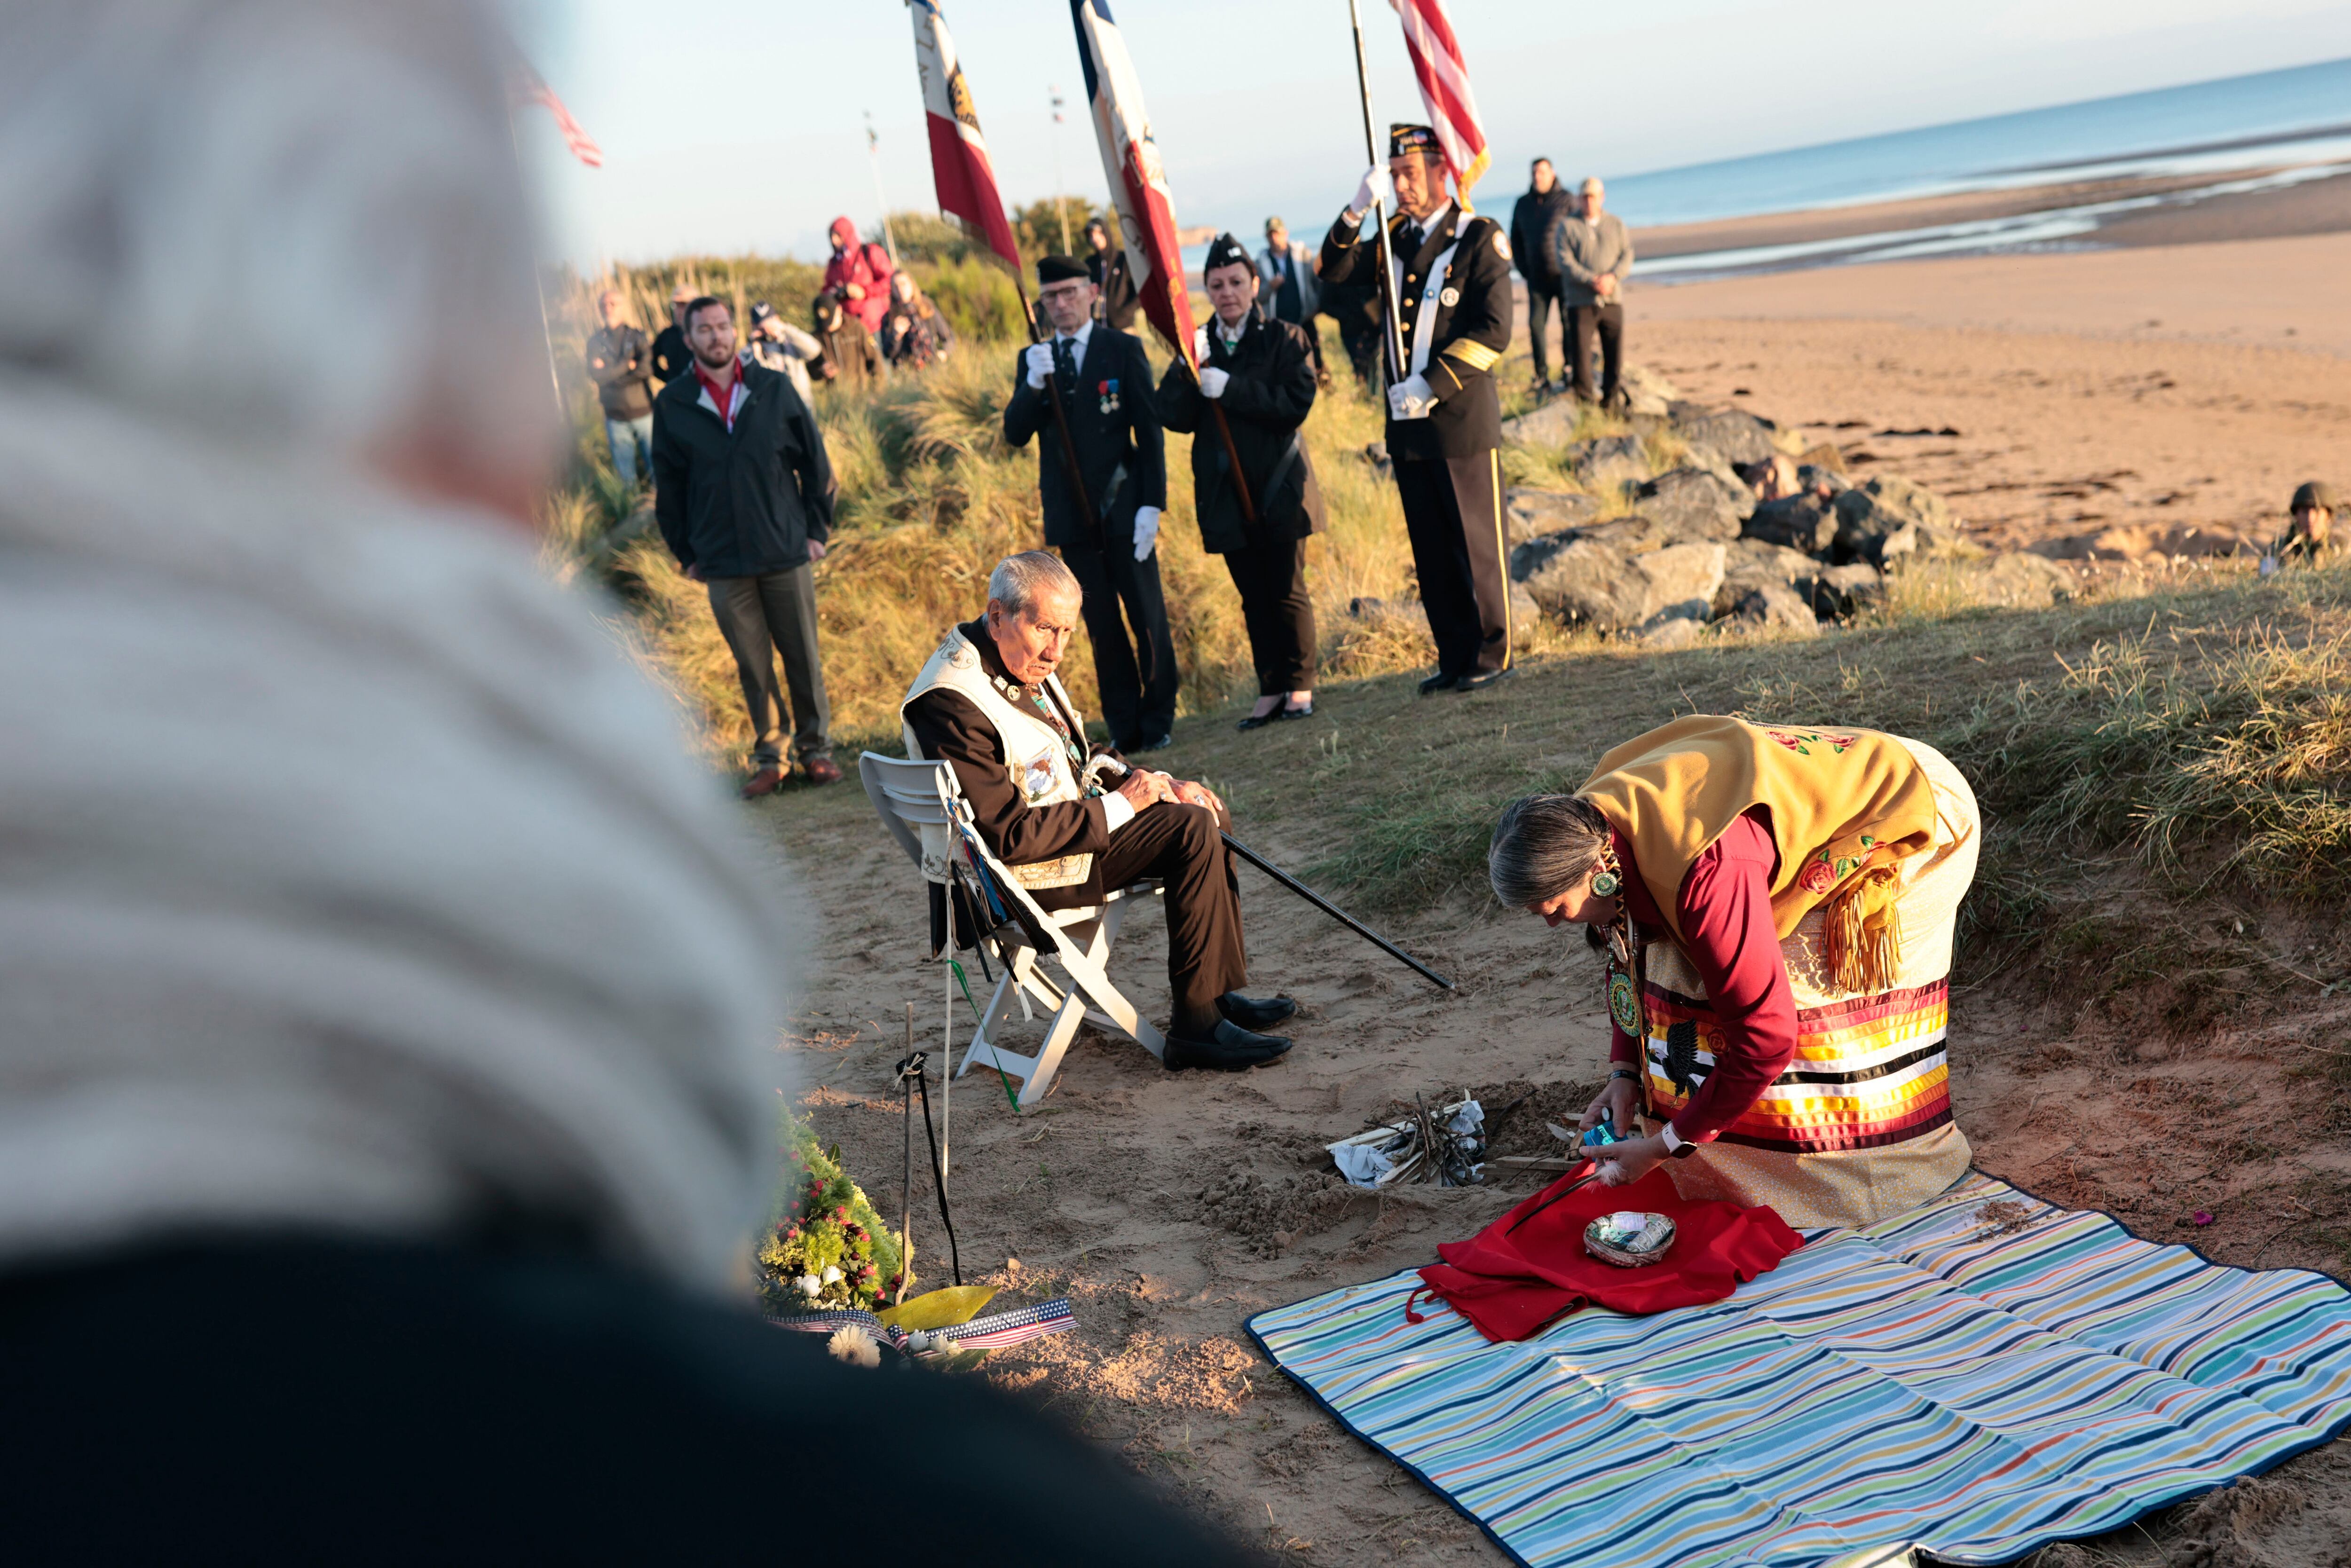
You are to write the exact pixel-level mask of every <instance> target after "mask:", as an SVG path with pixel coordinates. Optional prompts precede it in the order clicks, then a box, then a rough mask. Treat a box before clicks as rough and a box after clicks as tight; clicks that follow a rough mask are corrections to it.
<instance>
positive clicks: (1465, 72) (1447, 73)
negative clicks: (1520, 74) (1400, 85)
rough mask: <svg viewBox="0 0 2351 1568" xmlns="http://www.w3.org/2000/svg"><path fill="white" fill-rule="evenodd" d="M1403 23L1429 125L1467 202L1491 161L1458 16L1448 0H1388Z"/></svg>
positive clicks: (1406, 47) (1455, 182)
mask: <svg viewBox="0 0 2351 1568" xmlns="http://www.w3.org/2000/svg"><path fill="white" fill-rule="evenodd" d="M1388 4H1389V5H1393V6H1395V14H1396V17H1397V19H1398V20H1399V21H1401V22H1403V24H1404V47H1405V49H1406V50H1407V51H1409V52H1410V53H1411V55H1412V70H1413V74H1414V75H1415V76H1416V77H1418V78H1420V101H1421V102H1422V103H1423V104H1424V105H1426V107H1427V110H1428V124H1429V129H1430V130H1432V131H1436V132H1437V145H1439V146H1441V147H1443V148H1444V149H1445V161H1446V162H1447V163H1448V164H1450V165H1452V168H1453V183H1454V185H1455V187H1456V188H1457V189H1458V190H1459V191H1460V193H1461V196H1462V199H1463V201H1464V202H1465V203H1466V202H1467V201H1468V196H1469V187H1470V186H1472V185H1474V184H1476V183H1478V181H1479V177H1480V176H1482V175H1483V174H1484V173H1485V172H1486V167H1487V165H1488V164H1489V162H1492V160H1491V158H1490V157H1489V155H1488V154H1487V152H1486V128H1485V127H1484V126H1483V125H1481V124H1479V120H1478V99H1477V97H1476V96H1475V95H1474V94H1472V93H1471V92H1470V90H1469V65H1468V61H1466V60H1464V59H1463V58H1462V57H1461V41H1460V40H1459V39H1458V38H1457V37H1454V36H1453V20H1452V18H1451V17H1449V16H1447V15H1446V14H1445V0H1388Z"/></svg>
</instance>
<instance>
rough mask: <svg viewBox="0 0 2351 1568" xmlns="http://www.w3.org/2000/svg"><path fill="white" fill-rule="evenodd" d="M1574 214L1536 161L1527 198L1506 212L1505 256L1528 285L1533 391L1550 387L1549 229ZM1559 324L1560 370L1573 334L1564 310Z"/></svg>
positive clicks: (1555, 268) (1554, 179) (1553, 283)
mask: <svg viewBox="0 0 2351 1568" xmlns="http://www.w3.org/2000/svg"><path fill="white" fill-rule="evenodd" d="M1574 210H1575V198H1574V197H1573V195H1571V194H1570V193H1568V192H1567V191H1566V190H1565V189H1564V188H1563V187H1562V186H1561V184H1560V183H1559V175H1558V173H1557V172H1555V171H1554V170H1553V169H1552V166H1551V160H1550V159H1548V158H1538V159H1536V160H1535V166H1534V171H1533V172H1532V173H1531V175H1530V176H1529V178H1528V182H1527V193H1526V194H1525V195H1523V196H1520V198H1519V199H1518V201H1517V202H1516V203H1514V204H1512V205H1511V207H1510V255H1511V256H1512V257H1513V258H1514V259H1515V260H1516V262H1517V263H1518V268H1519V276H1520V277H1523V278H1525V279H1526V280H1527V347H1528V349H1529V350H1531V351H1532V353H1533V355H1534V361H1535V390H1536V391H1537V392H1547V391H1549V390H1550V388H1551V356H1550V354H1549V353H1548V352H1546V350H1547V348H1548V347H1549V345H1548V344H1547V343H1546V342H1545V340H1546V339H1547V338H1548V337H1549V336H1550V335H1551V312H1552V306H1554V305H1558V304H1559V254H1558V252H1556V251H1554V250H1553V249H1552V229H1553V228H1554V227H1556V226H1557V225H1558V224H1559V220H1560V219H1562V218H1563V217H1565V216H1567V215H1568V214H1570V213H1572V212H1573V211H1574ZM1559 320H1560V327H1561V329H1562V336H1563V337H1564V338H1566V339H1568V340H1569V341H1564V342H1562V344H1561V345H1560V351H1559V358H1560V363H1561V365H1562V367H1563V366H1565V365H1566V364H1568V363H1569V362H1570V356H1571V355H1573V353H1574V352H1575V350H1574V348H1573V336H1574V335H1573V333H1572V332H1569V331H1567V330H1566V328H1567V310H1566V308H1565V307H1564V306H1562V307H1561V308H1560V317H1559Z"/></svg>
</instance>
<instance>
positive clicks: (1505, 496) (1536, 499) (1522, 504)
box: [1502, 486, 1600, 545]
mask: <svg viewBox="0 0 2351 1568" xmlns="http://www.w3.org/2000/svg"><path fill="white" fill-rule="evenodd" d="M1599 510H1600V498H1599V497H1597V496H1586V495H1583V494H1581V493H1579V492H1577V491H1574V490H1536V489H1531V488H1528V487H1526V486H1511V487H1510V489H1508V490H1505V491H1503V492H1502V524H1503V533H1504V536H1505V538H1507V539H1508V540H1509V542H1510V543H1511V544H1513V545H1522V544H1524V543H1526V542H1527V541H1528V540H1529V539H1532V538H1541V537H1542V536H1543V535H1545V534H1555V533H1559V532H1561V531H1562V530H1563V529H1567V528H1582V527H1583V525H1584V524H1586V523H1589V522H1590V521H1592V519H1593V516H1594V515H1595V514H1597V513H1598V512H1599Z"/></svg>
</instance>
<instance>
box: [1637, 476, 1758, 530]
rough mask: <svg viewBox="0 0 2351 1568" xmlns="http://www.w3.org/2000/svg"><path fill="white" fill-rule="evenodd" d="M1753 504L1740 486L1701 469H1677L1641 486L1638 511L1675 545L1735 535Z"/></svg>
mask: <svg viewBox="0 0 2351 1568" xmlns="http://www.w3.org/2000/svg"><path fill="white" fill-rule="evenodd" d="M1754 504H1755V503H1754V497H1752V496H1750V494H1749V493H1748V492H1747V490H1746V489H1745V487H1744V486H1740V485H1737V484H1735V483H1727V482H1725V481H1724V480H1723V479H1722V478H1721V477H1720V476H1717V475H1714V474H1710V473H1708V472H1707V471H1706V470H1705V469H1703V468H1677V469H1675V470H1673V471H1672V472H1671V473H1669V474H1661V475H1659V476H1657V477H1656V478H1655V479H1652V480H1651V481H1649V482H1648V483H1647V484H1646V485H1644V486H1641V500H1640V514H1641V516H1643V517H1648V518H1651V519H1653V520H1655V521H1656V523H1657V524H1658V525H1659V526H1660V527H1662V528H1664V529H1665V530H1666V535H1667V539H1668V540H1669V541H1670V542H1672V543H1675V544H1682V543H1687V542H1692V541H1698V540H1705V539H1719V540H1729V539H1735V538H1738V537H1739V525H1740V519H1741V518H1743V517H1746V515H1747V514H1748V512H1749V511H1750V510H1751V509H1752V508H1753V507H1754Z"/></svg>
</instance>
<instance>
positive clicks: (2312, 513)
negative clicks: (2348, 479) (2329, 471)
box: [2261, 479, 2342, 577]
mask: <svg viewBox="0 0 2351 1568" xmlns="http://www.w3.org/2000/svg"><path fill="white" fill-rule="evenodd" d="M2286 517H2287V521H2286V526H2285V532H2284V533H2283V534H2282V535H2280V536H2279V538H2278V541H2277V542H2276V543H2275V544H2273V545H2272V546H2270V549H2269V554H2267V555H2266V556H2264V557H2262V568H2261V570H2262V576H2263V577H2267V576H2268V575H2269V574H2270V573H2272V572H2273V571H2275V570H2278V568H2280V567H2282V566H2289V565H2300V566H2322V565H2324V564H2325V563H2326V562H2328V561H2331V560H2333V559H2335V556H2336V554H2337V552H2338V551H2339V550H2340V549H2341V548H2342V547H2341V546H2340V544H2339V543H2338V542H2337V541H2336V539H2335V486H2332V485H2329V484H2326V483H2325V482H2324V481H2321V480H2317V479H2311V480H2306V481H2304V483H2303V484H2302V485H2300V486H2296V487H2295V489H2294V499H2293V500H2291V501H2289V502H2287V503H2286Z"/></svg>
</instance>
